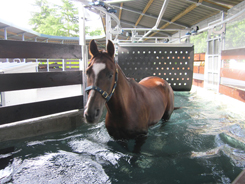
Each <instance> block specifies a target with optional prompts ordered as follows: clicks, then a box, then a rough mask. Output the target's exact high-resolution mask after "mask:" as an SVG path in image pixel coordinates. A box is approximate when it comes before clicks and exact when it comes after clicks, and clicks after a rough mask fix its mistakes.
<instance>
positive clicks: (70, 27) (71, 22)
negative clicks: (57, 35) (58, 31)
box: [58, 0, 79, 36]
mask: <svg viewBox="0 0 245 184" xmlns="http://www.w3.org/2000/svg"><path fill="white" fill-rule="evenodd" d="M62 3H63V5H62V6H58V7H59V9H60V10H61V17H62V19H61V20H62V22H63V30H64V31H65V35H62V36H78V35H77V34H76V33H78V32H79V29H78V28H79V20H78V9H77V8H74V5H73V4H72V3H70V2H69V1H68V0H62Z"/></svg>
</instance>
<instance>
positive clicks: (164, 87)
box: [139, 76, 174, 120]
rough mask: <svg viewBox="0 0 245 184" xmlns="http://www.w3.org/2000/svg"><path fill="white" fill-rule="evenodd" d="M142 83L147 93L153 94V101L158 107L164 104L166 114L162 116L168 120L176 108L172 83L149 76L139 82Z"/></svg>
mask: <svg viewBox="0 0 245 184" xmlns="http://www.w3.org/2000/svg"><path fill="white" fill-rule="evenodd" d="M139 84H140V85H142V86H144V87H145V88H146V91H147V92H146V93H148V95H149V96H151V100H152V102H153V103H154V104H155V106H156V107H157V108H159V106H161V103H163V104H164V110H163V111H164V112H163V113H164V114H163V116H162V117H161V118H162V119H164V120H168V119H169V118H170V116H171V114H172V112H173V110H174V94H173V90H172V88H171V87H170V85H169V84H168V83H167V82H166V81H165V80H164V79H161V78H159V77H154V76H153V77H147V78H144V79H142V80H141V81H140V82H139Z"/></svg>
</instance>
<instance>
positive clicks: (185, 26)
mask: <svg viewBox="0 0 245 184" xmlns="http://www.w3.org/2000/svg"><path fill="white" fill-rule="evenodd" d="M113 6H114V7H115V8H119V9H120V6H116V5H113ZM122 9H123V10H126V11H130V12H132V13H137V14H142V12H141V11H139V10H136V9H133V8H130V7H127V6H123V8H122ZM144 16H146V17H150V18H153V19H157V18H158V17H157V16H154V15H151V14H148V13H145V14H144ZM161 21H164V22H170V20H167V19H163V18H162V19H161ZM172 24H175V25H176V26H181V27H184V28H190V26H188V25H186V24H180V23H177V22H174V23H172Z"/></svg>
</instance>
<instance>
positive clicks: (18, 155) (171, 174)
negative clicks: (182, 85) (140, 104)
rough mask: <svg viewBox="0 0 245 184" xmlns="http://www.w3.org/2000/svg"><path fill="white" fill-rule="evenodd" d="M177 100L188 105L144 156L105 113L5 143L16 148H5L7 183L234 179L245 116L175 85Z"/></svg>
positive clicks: (243, 163)
mask: <svg viewBox="0 0 245 184" xmlns="http://www.w3.org/2000/svg"><path fill="white" fill-rule="evenodd" d="M175 106H178V107H179V106H182V107H184V108H182V109H179V110H176V111H175V112H174V113H173V115H172V117H171V119H170V121H169V122H166V123H162V122H159V123H158V124H157V125H155V126H154V127H151V128H150V129H149V133H148V138H147V140H146V143H145V144H144V145H143V147H142V151H141V153H140V154H138V155H137V154H133V153H132V152H131V151H127V150H125V149H124V148H123V147H121V146H120V145H119V144H118V143H116V142H115V141H114V140H113V139H111V138H110V136H109V135H108V133H107V131H106V128H105V126H104V122H103V119H102V120H101V123H99V124H97V125H87V124H84V125H83V126H81V127H80V128H79V129H76V130H74V131H73V132H66V133H56V134H50V135H46V136H43V137H36V138H32V139H25V140H21V141H14V142H13V141H11V142H6V143H1V144H0V147H1V148H6V147H11V146H14V149H13V150H11V149H10V150H11V151H5V152H0V165H1V167H0V183H55V184H56V183H188V184H190V183H231V182H232V181H233V180H234V179H235V178H236V176H237V175H238V174H239V173H240V172H241V171H242V169H243V168H244V167H245V139H244V138H245V128H244V124H245V120H244V115H243V114H241V113H240V114H236V112H234V111H232V109H230V108H229V106H224V105H223V104H222V103H218V102H216V101H215V102H214V101H213V100H210V99H207V98H205V97H202V96H198V95H196V93H189V92H176V93H175ZM133 145H134V141H130V142H129V150H132V149H133Z"/></svg>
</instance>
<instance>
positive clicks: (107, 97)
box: [85, 69, 118, 102]
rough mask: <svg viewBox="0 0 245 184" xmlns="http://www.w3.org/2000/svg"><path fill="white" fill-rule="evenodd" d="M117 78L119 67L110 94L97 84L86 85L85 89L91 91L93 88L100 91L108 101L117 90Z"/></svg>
mask: <svg viewBox="0 0 245 184" xmlns="http://www.w3.org/2000/svg"><path fill="white" fill-rule="evenodd" d="M117 80H118V69H116V75H115V83H114V86H113V88H112V91H111V94H108V93H107V92H106V91H103V90H102V89H100V88H99V87H97V86H88V87H86V89H85V91H86V92H87V91H90V90H92V89H93V90H95V91H98V92H99V93H100V94H101V95H102V97H103V98H104V99H105V100H106V102H108V101H109V100H110V99H111V97H112V95H113V93H114V92H115V89H116V87H117Z"/></svg>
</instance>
